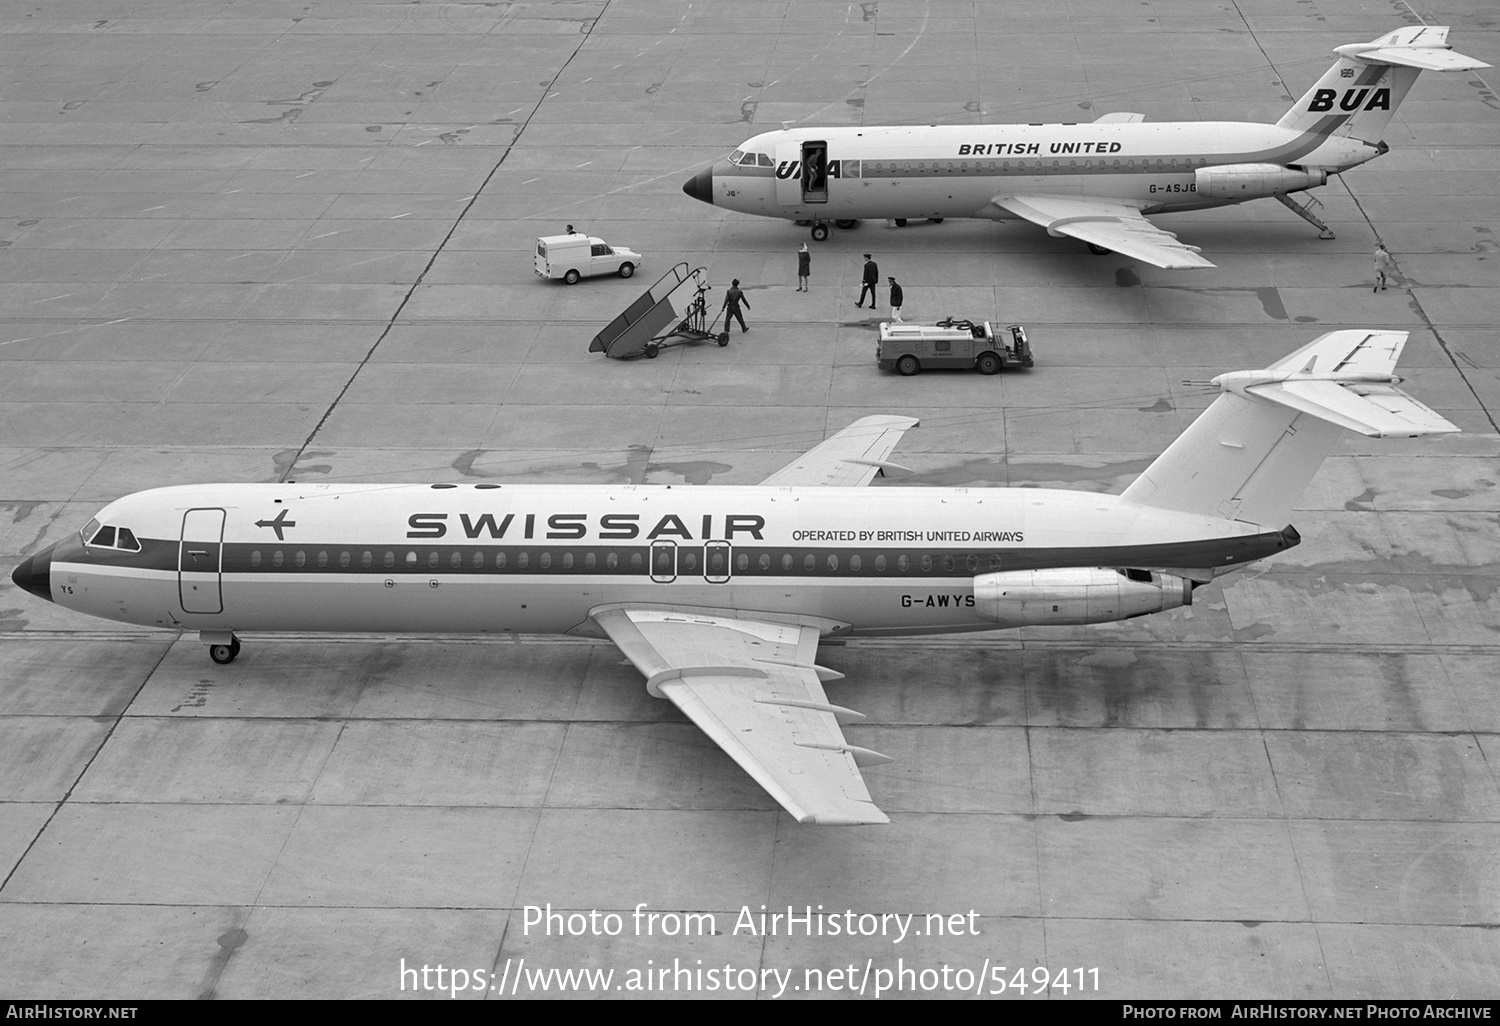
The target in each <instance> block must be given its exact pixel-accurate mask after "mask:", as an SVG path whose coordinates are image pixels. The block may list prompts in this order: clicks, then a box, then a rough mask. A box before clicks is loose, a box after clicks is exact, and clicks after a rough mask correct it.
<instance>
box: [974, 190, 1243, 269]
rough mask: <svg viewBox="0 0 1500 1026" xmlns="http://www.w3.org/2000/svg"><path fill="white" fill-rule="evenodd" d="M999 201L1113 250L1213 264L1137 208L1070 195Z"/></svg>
mask: <svg viewBox="0 0 1500 1026" xmlns="http://www.w3.org/2000/svg"><path fill="white" fill-rule="evenodd" d="M993 202H994V204H995V206H997V207H1000V208H1002V209H1004V210H1008V211H1010V212H1011V213H1012V214H1015V215H1016V216H1017V217H1024V218H1025V219H1026V220H1028V221H1030V222H1031V223H1033V224H1039V225H1041V226H1042V227H1043V228H1045V229H1047V231H1048V232H1049V233H1050V234H1052V235H1071V236H1072V237H1073V238H1075V239H1080V240H1082V241H1084V242H1087V243H1091V244H1092V245H1095V246H1100V247H1102V248H1104V249H1112V250H1114V251H1115V252H1116V253H1122V254H1124V255H1125V256H1128V257H1133V258H1135V259H1136V260H1140V261H1142V262H1144V263H1148V264H1155V265H1156V266H1157V267H1167V268H1187V267H1213V266H1214V265H1213V264H1212V263H1211V262H1210V261H1208V260H1205V259H1204V258H1203V256H1202V255H1201V254H1200V253H1199V251H1198V247H1197V246H1189V245H1188V244H1187V243H1185V242H1179V241H1177V236H1176V235H1173V234H1172V233H1171V232H1169V231H1167V230H1166V229H1164V228H1158V227H1157V226H1156V225H1154V224H1152V223H1151V222H1150V221H1148V220H1146V218H1145V216H1144V215H1143V214H1142V213H1141V212H1140V211H1139V210H1137V209H1136V208H1135V207H1132V206H1128V205H1126V204H1124V203H1106V202H1102V201H1097V200H1085V199H1077V198H1075V197H1071V196H996V197H995V198H994V200H993Z"/></svg>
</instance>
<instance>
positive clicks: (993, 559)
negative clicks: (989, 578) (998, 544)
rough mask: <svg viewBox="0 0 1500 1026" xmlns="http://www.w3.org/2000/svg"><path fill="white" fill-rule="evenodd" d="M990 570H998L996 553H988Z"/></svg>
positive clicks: (998, 560)
mask: <svg viewBox="0 0 1500 1026" xmlns="http://www.w3.org/2000/svg"><path fill="white" fill-rule="evenodd" d="M990 569H991V570H999V569H1000V553H998V552H992V553H990Z"/></svg>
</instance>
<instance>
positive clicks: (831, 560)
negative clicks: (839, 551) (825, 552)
mask: <svg viewBox="0 0 1500 1026" xmlns="http://www.w3.org/2000/svg"><path fill="white" fill-rule="evenodd" d="M838 568H839V557H837V556H834V555H829V557H828V569H830V570H837V569H838Z"/></svg>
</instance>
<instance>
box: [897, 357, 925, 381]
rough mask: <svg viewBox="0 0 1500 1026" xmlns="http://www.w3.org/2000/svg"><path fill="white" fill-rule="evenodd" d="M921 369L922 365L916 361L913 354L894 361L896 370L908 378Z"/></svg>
mask: <svg viewBox="0 0 1500 1026" xmlns="http://www.w3.org/2000/svg"><path fill="white" fill-rule="evenodd" d="M921 369H922V365H921V364H920V363H918V362H917V358H916V357H915V356H903V357H901V359H899V360H897V361H896V370H897V371H899V372H900V373H901V374H902V375H904V376H905V377H908V378H909V377H911V376H912V375H913V374H915V373H916V372H917V371H919V370H921Z"/></svg>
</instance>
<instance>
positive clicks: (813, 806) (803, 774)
mask: <svg viewBox="0 0 1500 1026" xmlns="http://www.w3.org/2000/svg"><path fill="white" fill-rule="evenodd" d="M591 615H592V616H593V620H594V622H595V623H597V624H598V625H599V626H600V627H601V628H602V629H603V630H604V632H605V633H606V634H608V635H609V637H610V639H611V640H612V641H613V642H614V643H615V644H616V645H618V646H619V648H620V651H622V652H624V653H625V656H626V658H628V659H629V660H630V661H631V662H632V663H634V664H635V666H636V668H637V669H639V670H640V671H641V672H642V673H644V674H645V675H646V678H647V680H646V687H647V689H648V690H650V692H651V693H652V694H653V695H656V696H658V697H662V698H668V699H670V700H671V701H672V703H673V704H674V705H676V706H677V707H678V708H679V709H681V710H682V711H683V712H684V713H686V714H687V716H688V718H689V719H691V720H692V721H693V722H694V723H696V724H697V725H698V726H699V727H700V728H702V730H703V732H704V733H706V734H707V735H708V736H709V737H710V738H712V739H713V741H714V743H715V744H717V745H718V746H719V747H720V748H722V749H724V751H725V752H727V753H728V754H729V756H730V758H732V759H734V761H735V762H737V763H739V764H740V766H741V767H742V768H743V769H744V770H745V772H746V773H749V774H750V776H752V777H754V778H755V781H756V783H758V784H760V786H761V787H763V788H765V789H766V791H767V793H769V794H770V795H771V797H772V798H775V799H776V800H777V801H778V802H780V803H781V805H782V807H783V808H785V809H786V810H787V811H788V812H790V813H791V814H792V815H793V816H795V817H796V818H797V821H798V822H799V823H824V824H844V825H848V824H858V823H888V822H890V820H888V819H887V818H886V816H885V814H884V813H882V812H881V811H880V810H879V809H878V808H876V807H875V803H874V801H873V800H871V798H870V792H869V791H868V790H867V789H866V787H865V782H864V778H863V777H861V776H860V774H859V766H861V765H875V764H878V763H882V762H889V761H890V760H889V759H887V758H886V757H885V756H883V755H879V754H878V753H875V752H871V751H869V750H867V749H863V748H857V747H855V746H853V745H850V744H848V743H847V742H846V741H845V740H844V735H843V732H842V731H841V730H840V729H839V724H840V722H849V721H851V720H860V719H864V717H863V716H861V715H860V714H859V713H857V712H854V711H853V710H850V709H844V708H842V707H841V706H836V705H831V704H829V701H828V696H827V695H826V694H824V692H823V684H822V679H824V678H826V679H837V678H838V674H836V673H834V671H832V670H822V671H821V675H820V668H819V667H817V666H816V665H815V664H814V662H813V659H814V657H815V656H816V654H817V648H818V636H819V632H818V629H817V628H816V627H798V626H793V625H789V624H776V623H768V622H763V621H758V620H752V619H741V618H739V617H736V616H734V615H733V614H730V613H714V614H699V613H689V612H674V611H670V610H665V609H646V608H631V607H625V606H609V607H605V608H603V609H597V610H594V612H593V613H592V614H591Z"/></svg>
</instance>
